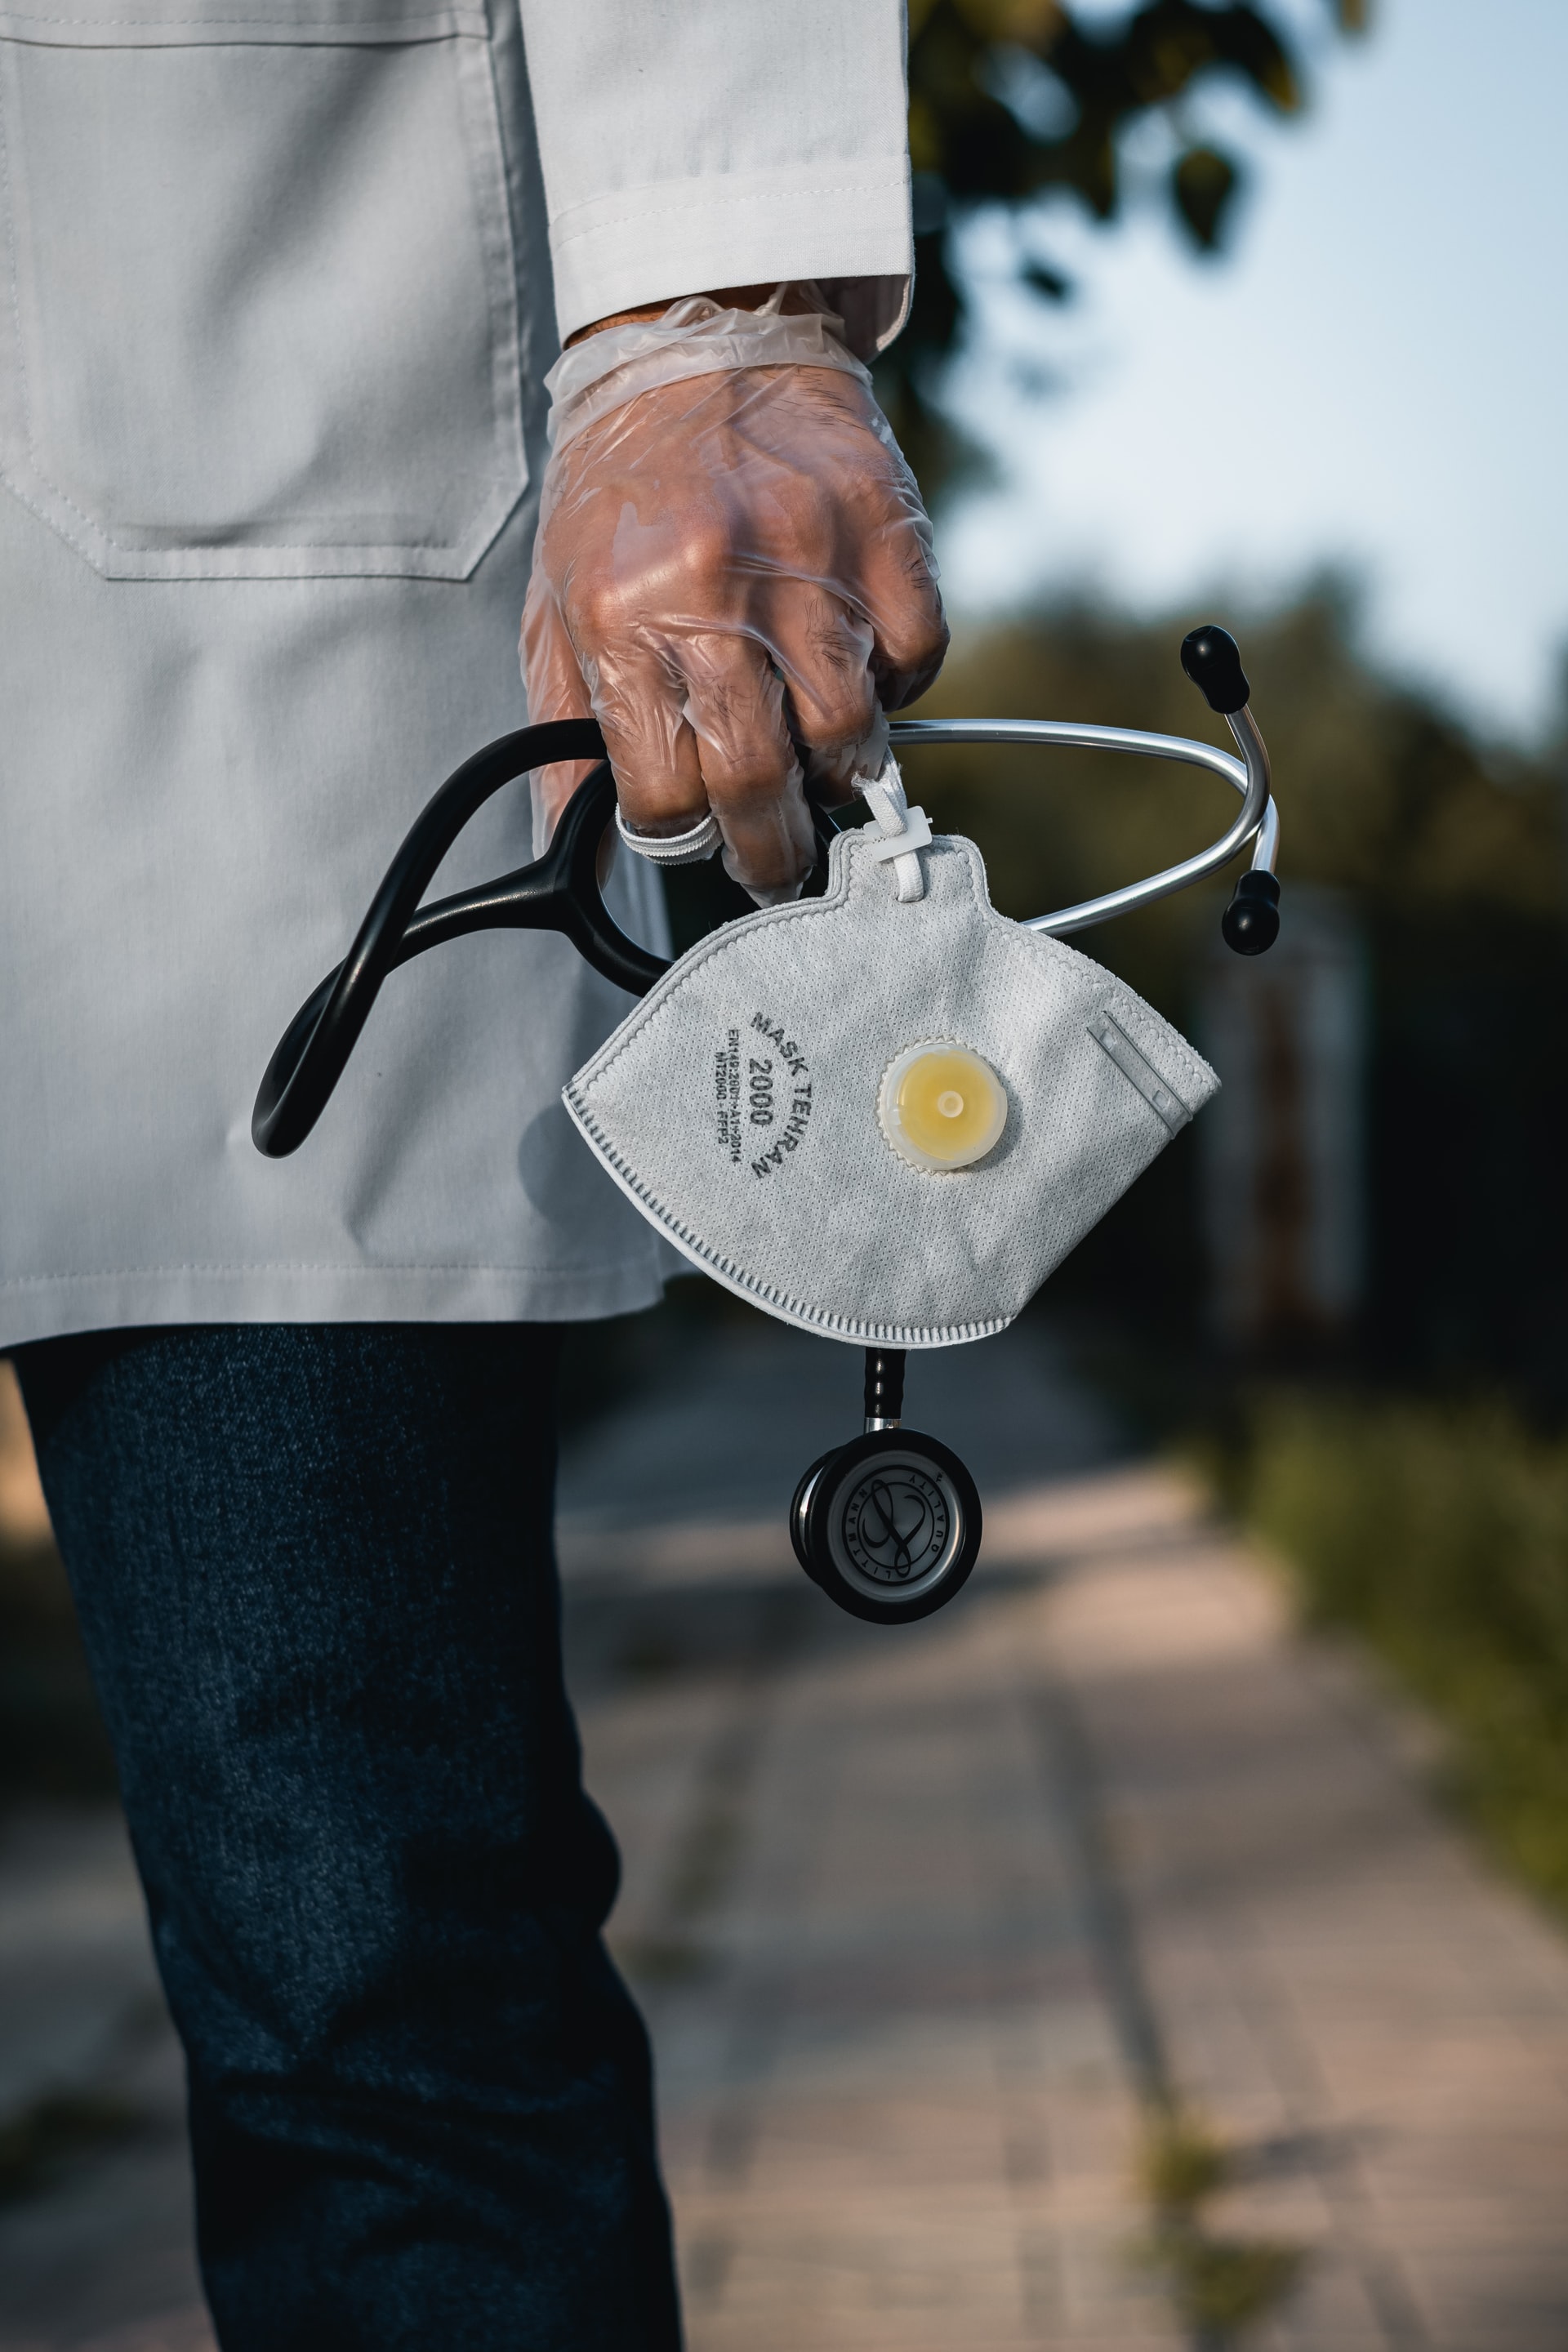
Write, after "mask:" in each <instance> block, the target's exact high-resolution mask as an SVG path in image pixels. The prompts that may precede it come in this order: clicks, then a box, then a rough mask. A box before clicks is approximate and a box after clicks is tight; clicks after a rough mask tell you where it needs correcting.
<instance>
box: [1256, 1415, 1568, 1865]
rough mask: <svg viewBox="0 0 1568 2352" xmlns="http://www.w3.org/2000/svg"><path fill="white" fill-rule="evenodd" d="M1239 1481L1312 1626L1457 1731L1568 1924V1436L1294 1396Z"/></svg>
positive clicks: (1522, 1425) (1501, 1836)
mask: <svg viewBox="0 0 1568 2352" xmlns="http://www.w3.org/2000/svg"><path fill="white" fill-rule="evenodd" d="M1224 1482H1225V1484H1226V1486H1228V1488H1229V1499H1230V1500H1231V1501H1232V1502H1233V1503H1234V1504H1235V1505H1236V1506H1237V1507H1238V1508H1239V1510H1240V1512H1241V1514H1242V1516H1243V1517H1245V1518H1246V1520H1247V1523H1248V1524H1249V1525H1250V1526H1251V1527H1252V1528H1254V1529H1255V1530H1256V1531H1257V1532H1258V1534H1259V1535H1260V1536H1262V1537H1264V1538H1266V1539H1267V1540H1268V1542H1269V1543H1270V1544H1271V1545H1272V1546H1273V1547H1274V1548H1275V1549H1277V1550H1278V1551H1279V1553H1280V1554H1281V1555H1282V1556H1283V1557H1284V1559H1286V1561H1287V1562H1288V1563H1289V1567H1290V1570H1291V1571H1292V1573H1293V1575H1294V1577H1295V1579H1296V1580H1297V1583H1298V1587H1299V1590H1300V1597H1301V1601H1302V1604H1303V1607H1304V1609H1305V1612H1306V1614H1307V1616H1308V1618H1309V1620H1310V1622H1316V1623H1318V1624H1320V1625H1325V1626H1334V1627H1340V1628H1343V1629H1344V1630H1346V1631H1348V1632H1350V1633H1354V1634H1355V1635H1357V1636H1359V1637H1360V1638H1361V1639H1362V1640H1363V1642H1365V1643H1368V1644H1370V1646H1371V1647H1372V1649H1373V1651H1374V1652H1375V1654H1377V1655H1378V1656H1379V1657H1380V1658H1381V1659H1382V1660H1383V1661H1384V1663H1385V1664H1387V1665H1388V1666H1389V1667H1390V1668H1391V1669H1392V1670H1393V1673H1394V1675H1395V1676H1396V1677H1397V1678H1398V1680H1399V1681H1400V1682H1402V1683H1403V1684H1404V1685H1405V1687H1406V1688H1407V1689H1408V1690H1409V1691H1411V1692H1413V1693H1414V1694H1415V1696H1416V1697H1417V1698H1418V1699H1420V1700H1421V1701H1423V1702H1424V1703H1425V1705H1426V1706H1427V1707H1428V1708H1429V1709H1431V1711H1432V1712H1433V1713H1434V1714H1435V1715H1436V1717H1437V1718H1438V1720H1439V1721H1440V1722H1441V1723H1442V1724H1443V1725H1444V1726H1445V1727H1447V1732H1448V1733H1449V1735H1450V1738H1451V1759H1452V1760H1451V1763H1450V1764H1449V1765H1448V1766H1447V1769H1446V1770H1445V1774H1444V1780H1445V1784H1446V1787H1445V1792H1446V1793H1447V1794H1448V1795H1449V1796H1451V1797H1452V1798H1453V1799H1454V1800H1455V1801H1457V1802H1458V1806H1459V1808H1460V1809H1461V1811H1463V1813H1464V1814H1465V1815H1466V1816H1467V1817H1468V1819H1469V1820H1470V1821H1471V1822H1473V1823H1474V1824H1475V1825H1476V1826H1477V1827H1478V1828H1479V1830H1480V1832H1482V1834H1483V1836H1484V1837H1485V1838H1486V1840H1487V1841H1488V1842H1489V1843H1490V1845H1491V1846H1492V1847H1493V1849H1494V1850H1495V1851H1496V1852H1497V1853H1498V1854H1499V1855H1500V1857H1501V1858H1502V1859H1503V1861H1504V1862H1505V1864H1507V1865H1508V1866H1509V1867H1510V1869H1511V1870H1512V1871H1514V1872H1515V1873H1517V1874H1518V1875H1519V1876H1520V1877H1521V1878H1522V1879H1523V1880H1524V1881H1525V1882H1526V1883H1527V1884H1528V1885H1531V1887H1533V1888H1534V1889H1536V1890H1537V1892H1538V1893H1540V1894H1541V1895H1544V1896H1546V1897H1547V1898H1548V1899H1549V1901H1551V1902H1552V1904H1553V1905H1554V1906H1556V1907H1557V1908H1558V1909H1559V1910H1560V1911H1563V1912H1568V1438H1564V1437H1562V1436H1555V1435H1552V1436H1544V1435H1542V1434H1540V1433H1537V1432H1535V1431H1534V1430H1532V1429H1531V1427H1530V1426H1529V1424H1528V1423H1526V1422H1525V1421H1524V1420H1523V1418H1522V1417H1521V1415H1520V1414H1519V1413H1518V1412H1516V1411H1514V1410H1512V1409H1510V1407H1509V1406H1507V1405H1506V1404H1504V1403H1501V1402H1490V1403H1474V1404H1447V1403H1440V1402H1410V1401H1405V1402H1398V1401H1386V1400H1377V1399H1369V1398H1357V1397H1351V1396H1342V1397H1337V1398H1336V1397H1322V1396H1319V1397H1310V1396H1294V1397H1291V1396H1276V1397H1273V1398H1270V1399H1268V1401H1266V1402H1263V1403H1261V1404H1260V1405H1258V1407H1257V1408H1256V1410H1255V1411H1254V1412H1253V1413H1252V1415H1251V1416H1250V1421H1249V1426H1248V1427H1247V1434H1246V1436H1245V1438H1244V1440H1243V1443H1242V1445H1241V1447H1240V1449H1239V1451H1238V1452H1237V1453H1233V1454H1231V1456H1230V1457H1229V1460H1228V1462H1227V1464H1226V1469H1225V1472H1224Z"/></svg>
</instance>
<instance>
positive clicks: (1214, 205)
mask: <svg viewBox="0 0 1568 2352" xmlns="http://www.w3.org/2000/svg"><path fill="white" fill-rule="evenodd" d="M1239 185H1240V174H1239V173H1238V172H1237V168H1236V165H1235V164H1234V163H1231V162H1230V161H1229V159H1228V158H1227V157H1226V156H1224V155H1222V154H1220V152H1218V150H1217V149H1216V148H1214V147H1189V148H1188V150H1187V152H1186V153H1185V154H1184V155H1182V156H1179V157H1178V158H1177V161H1176V163H1175V166H1174V168H1173V171H1172V173H1171V194H1172V196H1173V199H1174V201H1175V206H1176V210H1177V212H1178V213H1179V214H1180V215H1181V216H1182V219H1183V221H1184V223H1185V225H1186V228H1187V231H1188V234H1189V235H1190V236H1191V237H1192V240H1193V242H1194V245H1196V246H1198V247H1201V248H1202V250H1203V251H1204V252H1205V253H1212V252H1213V251H1214V250H1215V247H1217V246H1218V244H1219V241H1220V238H1221V236H1222V235H1223V233H1224V228H1225V220H1226V214H1227V213H1228V211H1229V209H1230V205H1231V202H1232V200H1233V198H1234V197H1235V195H1236V192H1237V188H1238V186H1239Z"/></svg>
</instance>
